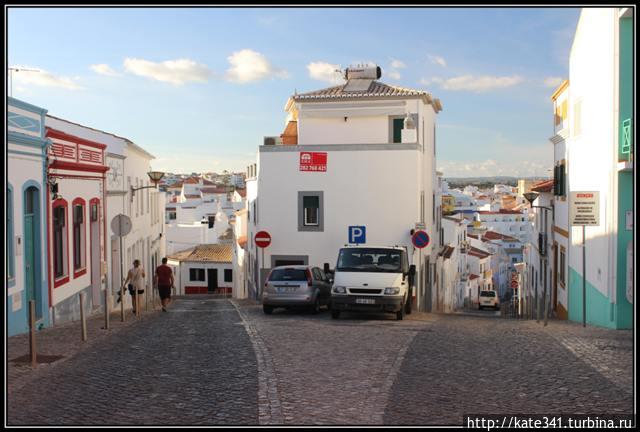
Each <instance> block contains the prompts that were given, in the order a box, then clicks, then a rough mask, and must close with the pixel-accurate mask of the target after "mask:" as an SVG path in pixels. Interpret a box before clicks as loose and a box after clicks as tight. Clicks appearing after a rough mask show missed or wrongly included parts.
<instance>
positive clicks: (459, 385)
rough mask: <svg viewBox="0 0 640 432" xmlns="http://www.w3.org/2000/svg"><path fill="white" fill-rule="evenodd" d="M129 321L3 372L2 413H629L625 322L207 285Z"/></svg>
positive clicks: (230, 417)
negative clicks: (389, 308)
mask: <svg viewBox="0 0 640 432" xmlns="http://www.w3.org/2000/svg"><path fill="white" fill-rule="evenodd" d="M130 321H132V322H131V323H130V324H129V325H128V326H127V327H126V328H121V329H120V330H118V331H117V332H114V333H113V334H111V335H110V336H107V337H102V338H100V339H98V340H95V341H94V342H92V343H91V345H88V346H87V347H85V348H84V349H82V350H79V351H78V352H77V353H75V354H72V355H70V356H69V358H67V359H65V360H64V361H60V363H59V364H58V365H57V366H55V367H53V365H55V364H56V363H53V364H52V365H51V366H38V368H37V370H36V371H32V370H30V368H29V367H28V366H23V368H26V369H24V371H23V373H22V375H19V374H15V373H14V374H13V375H12V374H11V373H10V374H9V379H10V381H11V380H14V381H15V380H19V381H20V382H21V385H19V386H16V385H13V386H12V383H11V382H10V383H9V384H10V385H9V390H10V391H9V397H8V409H9V412H8V423H9V424H10V425H17V424H47V425H50V424H60V425H62V424H67V425H70V424H83V425H96V424H107V425H108V424H130V425H142V424H147V425H152V424H156V425H159V424H164V425H192V424H194V425H195V424H203V425H206V424H209V425H216V424H229V425H233V424H252V425H269V424H283V425H314V424H324V425H339V424H344V425H376V424H389V425H392V424H407V425H409V424H427V425H428V424H457V425H461V421H462V415H463V414H483V413H486V414H527V413H530V414H559V413H564V414H569V413H575V414H577V413H592V414H604V413H608V414H616V413H632V412H633V394H632V383H633V380H632V365H633V349H632V333H631V332H630V331H613V330H604V329H595V328H589V327H588V328H586V329H583V328H582V327H581V326H579V325H576V324H573V323H566V322H559V321H551V322H550V323H549V326H548V327H543V326H542V324H536V322H535V321H517V320H510V319H501V318H499V317H497V316H495V315H493V314H486V315H485V316H468V315H435V314H424V313H415V312H414V313H413V314H411V315H409V316H407V318H406V319H405V320H404V321H396V320H395V316H394V315H379V314H372V315H356V314H348V313H346V314H343V315H342V316H341V318H340V319H339V320H332V319H331V317H330V314H329V313H328V312H326V311H324V310H323V311H322V312H321V313H320V314H318V315H313V314H311V313H309V312H307V311H284V310H282V309H280V310H277V311H275V312H274V313H273V315H265V314H264V313H263V312H262V308H261V307H260V306H258V305H255V304H253V303H252V302H251V301H233V300H225V299H215V298H211V297H207V296H191V297H188V298H179V299H177V301H175V302H174V304H172V305H171V307H170V308H169V312H167V313H163V312H159V311H153V312H149V313H148V314H146V315H145V316H143V319H141V320H140V321H137V322H135V321H133V320H130ZM52 331H55V329H54V330H52ZM10 358H12V357H10ZM10 370H11V369H10ZM29 373H31V374H32V377H31V378H29V379H27V378H25V377H24V376H23V375H25V374H27V375H28V374H29ZM14 384H15V383H14Z"/></svg>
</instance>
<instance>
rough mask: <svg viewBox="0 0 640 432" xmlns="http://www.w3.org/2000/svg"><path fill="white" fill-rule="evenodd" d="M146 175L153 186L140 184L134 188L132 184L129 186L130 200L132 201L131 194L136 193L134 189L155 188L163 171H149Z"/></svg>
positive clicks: (162, 175)
mask: <svg viewBox="0 0 640 432" xmlns="http://www.w3.org/2000/svg"><path fill="white" fill-rule="evenodd" d="M147 175H148V176H149V179H150V180H151V183H153V186H141V187H139V188H134V187H133V186H131V202H133V195H134V194H135V193H136V191H139V190H141V189H150V188H155V189H157V188H158V183H159V182H160V180H162V177H164V173H163V172H162V171H149V172H148V173H147Z"/></svg>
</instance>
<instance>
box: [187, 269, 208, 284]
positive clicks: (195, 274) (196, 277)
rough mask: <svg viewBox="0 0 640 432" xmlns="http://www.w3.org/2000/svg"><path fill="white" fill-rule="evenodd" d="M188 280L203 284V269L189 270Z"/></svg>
mask: <svg viewBox="0 0 640 432" xmlns="http://www.w3.org/2000/svg"><path fill="white" fill-rule="evenodd" d="M189 280H190V281H197V282H204V269H203V268H192V269H189Z"/></svg>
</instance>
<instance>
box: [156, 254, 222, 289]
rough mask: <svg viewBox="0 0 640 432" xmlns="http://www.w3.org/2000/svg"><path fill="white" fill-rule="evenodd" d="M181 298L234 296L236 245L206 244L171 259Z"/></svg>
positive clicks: (168, 260) (169, 259)
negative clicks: (192, 295)
mask: <svg viewBox="0 0 640 432" xmlns="http://www.w3.org/2000/svg"><path fill="white" fill-rule="evenodd" d="M167 258H168V259H167V264H168V265H169V266H171V267H173V270H174V280H175V287H176V294H177V295H188V294H222V293H224V294H231V293H232V289H233V279H234V277H233V245H232V244H203V245H198V246H196V247H193V248H189V249H187V250H183V251H181V252H177V253H174V254H172V255H169V256H168V257H167Z"/></svg>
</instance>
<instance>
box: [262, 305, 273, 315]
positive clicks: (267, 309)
mask: <svg viewBox="0 0 640 432" xmlns="http://www.w3.org/2000/svg"><path fill="white" fill-rule="evenodd" d="M262 310H263V311H264V313H266V314H267V315H271V313H273V306H267V305H262Z"/></svg>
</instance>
